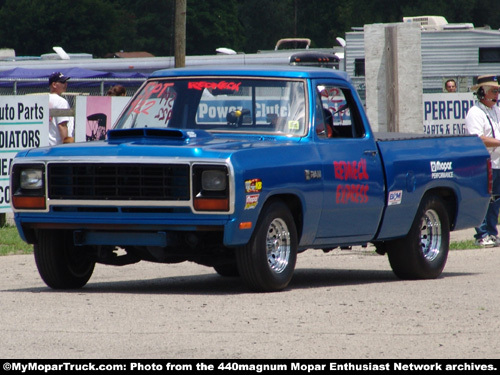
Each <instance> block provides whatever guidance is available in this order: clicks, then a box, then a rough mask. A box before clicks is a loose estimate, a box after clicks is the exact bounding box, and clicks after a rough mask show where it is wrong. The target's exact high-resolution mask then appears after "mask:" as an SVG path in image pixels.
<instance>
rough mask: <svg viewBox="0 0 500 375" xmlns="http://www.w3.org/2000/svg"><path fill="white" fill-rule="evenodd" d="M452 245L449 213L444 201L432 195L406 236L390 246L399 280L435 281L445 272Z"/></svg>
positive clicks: (390, 259) (422, 205)
mask: <svg viewBox="0 0 500 375" xmlns="http://www.w3.org/2000/svg"><path fill="white" fill-rule="evenodd" d="M449 245H450V224H449V218H448V212H447V211H446V208H445V206H444V204H443V202H442V201H441V199H440V198H438V197H436V196H428V197H425V198H424V199H423V200H422V203H421V205H420V207H419V209H418V211H417V215H416V217H415V219H414V221H413V224H412V226H411V229H410V232H409V233H408V234H407V235H406V237H404V238H402V239H399V240H395V241H391V242H389V243H387V255H388V257H389V262H390V264H391V267H392V270H393V271H394V273H395V274H396V275H397V276H398V277H399V278H402V279H434V278H436V277H438V276H439V275H441V272H442V271H443V269H444V266H445V264H446V261H447V259H448V250H449Z"/></svg>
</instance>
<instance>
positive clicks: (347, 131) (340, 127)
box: [316, 84, 364, 138]
mask: <svg viewBox="0 0 500 375" xmlns="http://www.w3.org/2000/svg"><path fill="white" fill-rule="evenodd" d="M317 92H318V96H319V99H320V101H321V106H322V109H321V111H322V112H323V117H324V127H325V134H326V135H327V137H328V138H355V137H361V136H363V135H364V134H363V131H362V130H361V131H360V128H359V126H357V123H359V121H358V117H357V113H358V112H357V111H356V109H355V107H354V101H353V98H352V97H351V93H350V91H349V90H347V89H343V88H341V87H338V86H334V85H329V84H321V85H318V86H317ZM351 109H352V110H351ZM316 112H319V111H318V109H317V110H316ZM317 124H319V122H317ZM329 127H331V129H329Z"/></svg>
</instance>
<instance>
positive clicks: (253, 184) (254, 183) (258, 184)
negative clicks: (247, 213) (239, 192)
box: [245, 178, 262, 193]
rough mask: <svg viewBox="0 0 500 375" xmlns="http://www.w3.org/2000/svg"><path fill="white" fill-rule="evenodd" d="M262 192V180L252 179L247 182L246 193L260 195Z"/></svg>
mask: <svg viewBox="0 0 500 375" xmlns="http://www.w3.org/2000/svg"><path fill="white" fill-rule="evenodd" d="M261 191H262V180H261V179H260V178H252V179H251V180H245V192H246V193H260V192H261Z"/></svg>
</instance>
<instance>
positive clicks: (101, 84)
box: [0, 78, 146, 107]
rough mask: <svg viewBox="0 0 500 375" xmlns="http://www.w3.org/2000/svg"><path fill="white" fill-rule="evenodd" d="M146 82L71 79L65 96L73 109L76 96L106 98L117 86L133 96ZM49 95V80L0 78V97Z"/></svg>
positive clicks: (126, 79) (128, 79)
mask: <svg viewBox="0 0 500 375" xmlns="http://www.w3.org/2000/svg"><path fill="white" fill-rule="evenodd" d="M145 80H146V78H71V79H70V80H69V81H68V88H67V92H66V93H65V94H64V96H65V97H66V99H68V102H69V104H70V105H71V106H72V107H73V106H74V102H73V101H74V97H75V96H77V95H87V96H105V95H106V93H107V92H108V90H109V89H110V88H111V87H112V86H114V85H117V84H119V85H122V86H124V87H125V88H126V89H127V96H132V95H134V93H135V92H136V91H137V89H138V88H139V87H140V86H141V85H142V83H143V82H144V81H145ZM48 93H49V84H48V79H47V78H0V96H6V95H35V94H48Z"/></svg>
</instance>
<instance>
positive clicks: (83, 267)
mask: <svg viewBox="0 0 500 375" xmlns="http://www.w3.org/2000/svg"><path fill="white" fill-rule="evenodd" d="M34 253H35V262H36V266H37V268H38V272H39V273H40V276H41V277H42V280H43V281H44V282H45V284H47V285H48V286H49V287H51V288H53V289H78V288H81V287H83V286H84V285H85V284H87V282H88V281H89V279H90V277H91V276H92V273H93V272H94V266H95V261H93V260H91V259H90V258H89V257H88V255H87V254H86V253H85V250H84V248H82V247H75V246H74V245H73V239H72V234H71V232H64V231H46V230H44V231H40V232H39V233H38V243H37V244H36V245H35V246H34Z"/></svg>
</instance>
